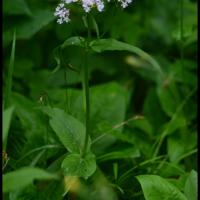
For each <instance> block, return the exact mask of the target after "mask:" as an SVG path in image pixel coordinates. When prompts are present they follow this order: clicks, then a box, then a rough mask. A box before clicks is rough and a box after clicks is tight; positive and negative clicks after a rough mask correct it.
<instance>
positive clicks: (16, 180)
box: [3, 167, 58, 192]
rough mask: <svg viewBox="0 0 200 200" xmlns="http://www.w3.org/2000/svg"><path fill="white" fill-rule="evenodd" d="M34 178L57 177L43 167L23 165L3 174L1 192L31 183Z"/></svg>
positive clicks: (21, 187)
mask: <svg viewBox="0 0 200 200" xmlns="http://www.w3.org/2000/svg"><path fill="white" fill-rule="evenodd" d="M35 179H39V180H49V179H58V176H57V175H55V174H50V173H48V172H46V171H45V170H43V169H39V168H34V167H24V168H21V169H18V170H16V171H13V172H8V173H6V174H4V175H3V192H11V191H15V190H18V189H23V188H24V187H26V186H28V185H29V184H31V183H32V182H33V181H34V180H35Z"/></svg>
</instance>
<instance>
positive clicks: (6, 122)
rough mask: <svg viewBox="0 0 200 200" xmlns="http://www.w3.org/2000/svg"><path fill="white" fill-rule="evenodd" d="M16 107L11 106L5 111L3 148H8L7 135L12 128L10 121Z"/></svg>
mask: <svg viewBox="0 0 200 200" xmlns="http://www.w3.org/2000/svg"><path fill="white" fill-rule="evenodd" d="M13 111H14V107H13V106H12V107H9V108H7V109H6V110H4V111H3V148H4V149H6V143H7V137H8V132H9V128H10V122H11V119H12V114H13Z"/></svg>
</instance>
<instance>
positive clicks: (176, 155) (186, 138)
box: [167, 131, 197, 163]
mask: <svg viewBox="0 0 200 200" xmlns="http://www.w3.org/2000/svg"><path fill="white" fill-rule="evenodd" d="M196 146H197V134H196V132H187V131H180V132H177V133H174V134H173V135H170V136H169V137H168V139H167V153H168V155H169V160H170V162H172V163H179V162H180V159H181V157H182V156H184V154H187V153H190V152H192V151H193V150H194V149H195V148H196Z"/></svg>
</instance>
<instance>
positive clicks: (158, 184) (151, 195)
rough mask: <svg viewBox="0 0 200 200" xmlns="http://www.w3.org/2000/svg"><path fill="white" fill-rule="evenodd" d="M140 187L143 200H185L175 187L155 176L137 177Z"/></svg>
mask: <svg viewBox="0 0 200 200" xmlns="http://www.w3.org/2000/svg"><path fill="white" fill-rule="evenodd" d="M137 179H138V181H139V182H140V184H141V186H142V190H143V193H144V197H145V200H162V199H169V200H187V198H186V197H185V196H184V194H182V193H181V192H180V191H179V190H178V188H177V187H176V186H174V185H173V184H172V183H170V182H168V181H167V180H165V179H164V178H162V177H160V176H157V175H140V176H137Z"/></svg>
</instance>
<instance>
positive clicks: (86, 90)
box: [82, 15, 91, 156]
mask: <svg viewBox="0 0 200 200" xmlns="http://www.w3.org/2000/svg"><path fill="white" fill-rule="evenodd" d="M88 17H89V16H88V15H87V16H86V20H87V29H88V41H87V43H86V47H85V55H84V65H83V87H84V98H85V127H86V133H85V141H84V146H83V152H82V156H84V155H85V153H86V152H87V148H88V141H89V129H90V128H89V125H90V93H89V78H88V74H89V70H88V44H89V41H90V38H91V33H90V28H89V20H88Z"/></svg>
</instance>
